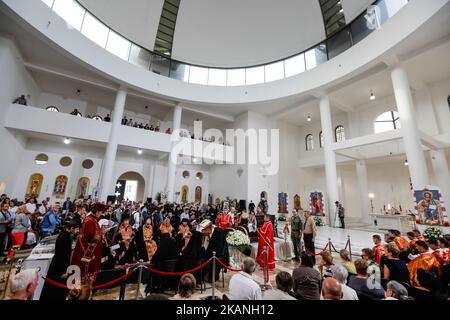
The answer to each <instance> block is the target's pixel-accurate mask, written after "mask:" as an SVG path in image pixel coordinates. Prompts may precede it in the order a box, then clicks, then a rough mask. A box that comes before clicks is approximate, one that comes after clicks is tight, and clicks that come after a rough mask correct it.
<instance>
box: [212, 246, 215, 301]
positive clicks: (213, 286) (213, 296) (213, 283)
mask: <svg viewBox="0 0 450 320" xmlns="http://www.w3.org/2000/svg"><path fill="white" fill-rule="evenodd" d="M211 289H212V290H211V292H212V300H216V296H215V294H216V252H215V251H213V256H212V288H211Z"/></svg>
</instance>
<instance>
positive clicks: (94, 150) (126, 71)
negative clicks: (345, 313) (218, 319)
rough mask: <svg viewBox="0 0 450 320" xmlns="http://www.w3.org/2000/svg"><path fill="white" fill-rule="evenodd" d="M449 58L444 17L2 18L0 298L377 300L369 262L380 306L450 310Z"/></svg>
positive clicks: (346, 12) (433, 0) (439, 9)
mask: <svg viewBox="0 0 450 320" xmlns="http://www.w3.org/2000/svg"><path fill="white" fill-rule="evenodd" d="M449 55H450V1H448V0H428V1H422V0H377V1H373V0H341V1H337V0H336V1H335V0H304V1H295V0H285V1H283V4H282V5H281V4H280V3H279V2H278V1H270V0H247V1H238V0H230V1H220V0H182V1H181V0H150V1H149V0H131V1H120V0H108V1H107V0H95V1H94V0H1V1H0V70H1V72H0V74H1V85H0V108H1V112H0V150H2V152H1V153H0V154H1V155H0V194H1V195H2V196H1V198H0V205H1V208H0V209H1V212H2V214H3V215H2V216H1V215H0V232H1V233H0V235H1V237H0V246H1V248H0V251H1V253H2V257H0V258H1V259H3V258H4V261H3V260H2V261H1V262H0V299H9V298H8V296H10V295H12V296H13V297H16V298H17V297H19V295H16V296H14V292H12V291H11V290H12V289H14V288H15V287H17V286H18V285H16V284H14V283H15V282H14V281H13V280H14V279H15V278H14V277H16V276H17V275H18V274H19V273H20V272H21V270H22V271H23V270H26V269H31V268H37V269H36V270H38V271H37V273H38V275H39V276H38V280H37V282H36V283H35V286H36V288H35V289H36V290H34V289H33V292H32V293H30V294H28V295H27V298H28V299H31V300H40V298H41V300H42V299H43V296H45V295H46V294H47V295H49V296H51V294H55V295H57V294H59V295H63V299H64V298H66V296H67V299H69V297H71V295H72V299H76V300H82V299H83V293H84V292H83V291H84V288H85V287H84V285H85V280H86V279H87V278H88V276H90V278H89V279H90V280H89V281H90V282H89V281H87V280H86V281H87V282H89V285H90V288H88V289H90V291H89V293H88V298H86V297H84V298H86V299H91V300H135V299H136V300H138V299H139V300H140V299H152V298H153V299H157V298H160V299H162V298H167V299H189V298H186V297H184V296H183V290H181V286H182V283H183V281H188V280H189V281H194V283H195V286H194V287H195V288H194V289H195V296H196V297H197V298H199V299H208V298H211V297H212V298H213V299H215V297H216V296H217V297H218V299H219V298H220V299H230V300H233V298H234V300H241V299H246V298H245V297H243V296H239V295H236V294H235V293H234V292H233V291H234V290H236V289H235V286H238V285H239V284H238V283H237V282H236V281H238V280H237V279H236V278H234V277H235V276H236V275H239V274H241V275H242V274H245V275H246V276H249V275H248V272H246V270H247V269H248V268H250V267H249V265H254V268H253V269H252V272H251V278H252V281H254V283H256V284H257V288H261V289H260V291H258V290H257V288H256V289H255V290H256V291H258V292H260V293H259V296H258V297H259V299H260V298H262V299H263V300H264V299H265V300H271V299H273V300H276V299H285V298H286V299H285V300H289V298H292V299H297V300H314V299H322V300H328V299H334V298H333V297H331V298H329V297H328V296H329V295H331V296H332V294H331V293H329V292H328V291H330V292H331V291H332V290H331V289H330V288H329V287H328V286H332V285H334V286H339V290H340V291H339V292H341V291H342V292H341V293H340V294H339V295H340V299H341V298H342V297H344V300H345V297H347V298H348V295H349V293H348V291H345V290H344V287H345V288H346V289H348V288H351V290H353V289H354V291H355V292H356V293H357V294H358V295H357V297H356V299H353V300H357V299H358V298H359V300H363V299H369V298H368V296H370V295H371V294H372V293H369V294H368V293H363V292H362V291H360V290H358V289H355V287H354V286H357V285H353V284H352V283H355V281H352V280H350V277H352V274H354V276H355V278H358V277H359V278H358V279H360V278H361V277H360V276H361V275H360V273H361V272H360V269H361V268H362V267H361V264H363V263H366V264H367V262H364V261H365V260H364V257H363V256H364V255H365V254H364V252H365V251H364V250H365V249H366V248H369V250H370V251H371V254H373V255H374V257H373V258H372V259H369V261H372V260H373V261H375V264H376V265H377V268H378V269H377V270H378V271H380V272H381V276H379V277H381V278H380V279H379V280H380V286H381V284H382V285H383V288H381V289H379V290H383V294H382V298H383V299H388V298H392V299H394V297H395V299H397V300H400V298H398V297H400V296H404V294H402V295H398V294H397V293H396V292H397V291H398V290H400V289H398V287H396V285H397V284H399V283H400V285H403V287H402V288H403V289H404V288H406V289H407V292H406V295H409V296H410V297H412V298H414V299H416V300H419V299H431V298H430V297H431V296H433V299H435V298H436V297H437V296H438V293H439V295H440V296H444V295H446V297H449V296H448V292H449V288H450V286H449V282H448V281H449V279H450V276H449V274H450V272H449V267H448V266H449V255H448V252H449V249H448V241H449V240H450V238H449V237H450V224H449V217H448V215H449V213H448V212H447V211H446V208H447V206H448V205H447V204H448V203H450V167H449V163H450V59H449V58H448V57H449ZM174 216H175V218H173V217H174ZM74 217H76V218H74ZM78 217H79V218H78ZM297 217H299V218H298V220H297ZM77 219H79V220H77ZM227 219H229V220H227ZM22 220H23V221H25V222H23V221H22ZM75 220H76V221H78V222H79V223H78V224H76V222H74V221H75ZM124 220H126V223H124ZM174 221H175V222H174ZM183 221H185V222H186V223H187V224H184V223H183ZM297 221H298V222H297ZM147 222H148V223H149V225H148V226H150V227H149V231H146V230H147V229H146V227H147ZM89 223H92V225H95V228H97V231H98V232H97V231H96V232H97V233H96V236H99V237H100V238H99V239H100V240H98V239H97V238H96V239H97V240H98V241H99V242H98V243H102V241H103V245H102V246H100V245H97V246H93V247H92V251H93V252H94V251H95V255H94V254H93V253H92V252H91V253H90V254H91V255H92V256H91V257H90V258H87V255H88V253H87V252H86V251H83V253H81V256H80V258H81V264H82V265H83V267H81V266H80V265H78V264H76V263H73V261H74V260H76V256H77V251H78V250H79V246H80V245H81V246H83V241H86V240H83V239H86V237H88V236H87V234H88V233H89V232H90V231H89V230H90V229H89V227H88V226H89ZM128 224H129V225H128ZM186 226H187V227H186ZM266 226H269V229H270V230H267V228H266ZM70 228H71V229H70ZM183 228H187V229H186V231H184V230H185V229H183ZM75 229H77V230H78V231H76V232H75V231H73V230H75ZM216 230H217V231H218V233H217V237H215V236H214V234H215V231H216ZM219 230H220V232H221V233H219ZM222 231H224V232H222ZM63 232H66V233H65V235H66V236H67V239H69V238H70V237H69V234H72V235H74V234H76V233H79V234H80V235H83V236H84V238H83V237H80V235H78V238H76V237H74V239H73V241H72V242H70V241H69V240H67V239H66V240H67V241H69V247H70V245H71V246H72V252H70V250H69V253H68V256H67V255H66V256H67V257H66V260H67V259H69V260H67V261H66V264H67V266H66V265H64V267H61V268H63V269H64V270H63V272H60V275H59V276H61V275H63V276H62V278H59V280H56V278H54V279H51V278H50V275H49V274H50V273H48V272H50V270H51V271H54V270H53V269H54V268H57V267H58V266H56V264H57V263H60V262H57V261H60V260H58V259H56V258H55V257H56V255H57V254H60V251H58V248H59V250H62V249H61V246H59V247H58V241H59V240H58V239H61V241H63V240H64V239H62V238H63V237H62V236H60V237H58V236H59V235H62V234H63ZM147 232H149V233H147ZM164 234H168V236H167V238H165V237H164V236H163V235H164ZM211 234H212V236H211ZM108 236H110V238H109V239H107V238H108ZM309 236H311V237H312V239H311V238H310V237H309ZM102 237H103V238H102ZM117 237H119V238H120V240H117ZM101 238H102V239H103V240H102V239H101ZM219 238H220V239H219ZM378 238H380V239H381V240H380V242H378V241H377V240H376V239H378ZM18 239H19V240H18ZM80 239H81V240H80ZM97 240H92V241H97ZM92 241H90V242H89V241H88V242H86V244H87V245H89V246H91V245H92V243H93V242H92ZM108 241H109V242H108ZM194 241H196V242H195V244H194ZM205 241H206V242H205ZM215 241H217V243H216V242H215ZM402 241H406V245H404V247H403V249H402ZM419 241H420V243H419ZM55 242H56V243H57V244H56V246H55ZM297 242H298V244H297ZM80 243H81V244H80ZM197 243H198V247H196V245H197ZM205 243H206V244H205ZM391 243H392V244H394V243H395V244H394V245H396V248H397V250H399V251H400V254H399V257H400V260H401V261H403V260H404V261H405V266H404V267H405V268H408V269H409V274H408V276H407V277H406V278H407V280H408V281H407V284H404V282H405V281H403V280H402V281H400V280H399V279H395V277H393V274H394V272H393V271H392V269H390V267H389V266H390V262H385V260H384V258H383V259H381V257H378V258H380V259H381V260H380V261H381V262H380V261H377V252H378V246H380V245H382V248H383V249H382V252H383V254H382V256H383V257H385V256H386V260H389V259H394V258H396V257H395V256H396V254H395V252H394V254H393V256H394V258H392V257H391V253H390V252H391V251H392V250H393V249H392V248H391V247H392V246H390V244H391ZM417 243H419V244H422V243H424V245H426V247H423V248H425V249H423V250H422V249H420V248H422V247H420V245H417ZM212 244H215V245H217V247H214V249H211V248H210V247H211V245H212ZM152 246H154V250H153V249H151V248H153V247H152ZM172 246H173V250H175V249H176V250H177V253H176V254H175V256H174V259H178V262H177V267H175V266H174V267H173V268H172V267H171V265H170V263H163V262H167V261H172V260H170V259H164V258H162V256H164V255H166V254H167V255H169V253H170V252H171V250H172V249H171V248H172ZM55 247H56V250H55ZM100 247H102V248H103V258H102V259H101V261H100V258H101V256H102V250H100V249H99V248H100ZM419 247H420V248H419ZM83 248H84V247H83ZM89 248H90V247H89ZM130 248H134V249H130ZM156 248H157V249H156ZM223 248H225V251H226V253H223V252H222V253H221V251H222V249H223ZM83 250H84V249H83ZM87 250H89V249H87ZM96 250H97V251H96ZM98 250H100V251H98ZM105 250H106V251H105ZM132 250H135V252H134V253H132ZM152 250H153V251H152ZM380 250H381V249H380ZM141 251H143V257H144V258H142V254H141ZM155 251H156V252H155ZM297 251H298V252H297ZM394 251H395V250H394ZM58 252H59V253H58ZM105 252H106V253H105ZM199 252H202V253H201V254H200V253H199ZM388 252H389V253H388ZM188 254H190V255H192V256H194V255H195V256H196V255H197V254H198V255H202V257H201V259H200V257H198V259H197V256H196V259H197V260H195V263H194V262H192V261H193V258H192V259H191V258H186V256H188ZM425 254H428V255H430V256H432V257H437V258H436V261H438V262H436V265H435V267H436V268H435V269H436V270H438V271H436V272H435V276H436V281H437V282H439V281H440V282H439V283H441V285H440V287H439V288H440V289H439V290H438V289H436V290H435V289H430V288H428V287H426V286H425V285H424V281H425V280H423V281H421V280H420V279H418V278H417V277H418V276H417V274H416V273H420V274H421V271H424V270H425V271H424V272H428V273H427V275H429V274H432V272H431V271H430V268H431V269H432V270H434V269H433V268H434V267H430V268H428V267H427V268H428V269H427V268H425V267H417V266H415V265H414V266H413V264H414V261H415V260H416V259H417V260H419V259H420V258H421V257H422V256H423V255H425ZM99 255H100V256H99ZM105 255H106V256H105ZM3 256H4V257H3ZM152 256H154V257H157V259H158V260H157V262H156V259H155V264H152ZM305 256H306V257H305ZM369 256H370V254H369ZM105 257H106V258H108V257H109V259H110V260H111V259H114V261H113V262H112V265H110V266H109V267H108V268H106V267H105V268H106V269H104V268H103V263H105V261H106V260H107V259H106V258H105ZM427 257H428V256H427ZM403 258H404V259H403ZM52 259H53V260H52ZM61 259H62V258H61ZM70 259H72V262H71V263H70ZM105 259H106V260H105ZM199 259H200V260H199ZM202 259H203V260H202ZM308 259H310V260H311V261H313V263H314V267H313V268H312V269H314V270H316V271H317V272H318V274H319V275H320V282H319V285H318V286H319V287H318V288H316V291H315V293H312V290H313V289H308V290H310V291H308V292H307V293H305V292H302V290H306V289H302V288H303V287H302V285H303V286H306V285H304V284H299V283H300V282H301V279H302V277H305V278H306V273H304V274H301V270H302V268H306V267H305V266H304V264H305V265H306V264H307V262H306V260H308ZM424 259H425V258H424ZM62 260H64V259H62ZM96 260H98V265H99V266H100V263H101V264H102V267H101V268H100V267H98V268H97V269H96V268H95V263H96V262H95V261H96ZM19 261H20V262H19ZM52 261H53V262H52ZM198 261H201V262H198ZM255 261H256V262H255ZM308 261H309V260H308ZM333 261H334V262H333ZM427 261H428V260H427ZM252 263H253V264H252ZM271 263H272V264H271ZM424 264H425V262H424ZM69 265H70V266H69ZM74 265H75V267H74ZM341 265H342V266H344V267H345V270H347V271H348V273H349V275H348V277H349V278H348V279H349V280H348V281H347V282H346V284H345V283H340V282H339V279H338V277H337V276H336V277H335V276H333V274H332V273H333V272H332V270H334V269H333V267H332V266H334V267H341ZM348 265H351V266H348ZM181 266H182V267H181ZM380 266H381V267H380ZM67 267H68V269H67V270H66V268H67ZM52 268H53V269H52ZM77 268H78V269H77ZM92 268H93V269H92ZM164 268H168V269H164ZM352 268H356V269H352ZM365 268H366V269H367V268H371V265H370V263H369V267H367V265H366V267H365ZM417 269H418V270H419V271H417ZM33 270H34V269H33ZM69 270H72V271H73V272H74V273H72V274H71V273H70V272H69ZM74 270H75V271H74ZM92 270H94V271H92ZM188 270H190V271H192V274H193V275H194V276H193V279H194V280H192V279H191V278H187V277H185V276H186V274H189V275H190V274H191V273H190V272H186V271H188ZM352 270H354V272H352ZM386 270H387V271H386ZM412 270H414V271H412ZM102 271H105V272H103V275H102V274H101V273H102ZM339 271H340V270H338V271H336V274H338V273H339ZM164 272H165V273H164ZM305 272H306V271H305ZM308 272H310V270H308ZM311 272H312V271H311ZM327 272H329V273H330V275H329V278H330V279H326V278H327V277H328V276H327V275H326V274H327ZM413 272H414V275H413ZM77 273H81V276H82V279H81V289H79V290H78V289H77V290H78V292H77V293H73V292H74V291H77V290H73V289H72V288H71V287H70V286H69V281H67V282H66V279H67V278H69V279H71V277H75V276H76V275H77ZM363 273H364V272H363ZM407 273H408V272H407ZM55 275H56V273H55ZM59 276H58V277H59ZM283 276H285V277H288V278H289V279H290V280H289V281H290V282H291V285H290V289H289V290H283V289H282V288H283V286H282V285H281V282H283V281H287V282H289V281H288V280H286V279H283ZM363 276H364V274H363ZM409 276H410V278H409ZM429 276H430V277H432V275H429ZM249 277H250V276H249ZM370 277H371V275H369V278H370ZM424 277H425V276H424ZM99 278H100V279H99ZM119 278H120V279H119ZM46 279H47V280H48V281H46ZM308 279H310V278H308ZM241 280H242V279H241ZM245 280H248V279H245ZM389 280H391V281H389ZM393 280H398V282H397V281H393ZM11 281H13V282H11ZM17 281H18V280H17ZM77 281H78V282H77ZM178 281H180V284H179V283H178ZM242 281H244V280H242ZM308 281H309V280H308ZM331 281H334V282H332V283H331ZM430 281H431V280H430ZM446 281H447V282H446ZM393 282H395V283H393ZM419 282H420V283H419ZM74 283H75V286H77V285H78V286H80V282H79V280H76V281H75V282H74ZM155 283H156V284H155ZM292 283H293V284H292ZM89 285H88V286H89ZM240 285H242V283H241V284H240ZM164 286H167V288H164ZM47 287H50V289H48V288H47ZM77 288H78V287H77ZM358 288H359V287H358ZM56 289H59V290H60V291H59V292H57V290H56ZM69 289H70V293H69V294H68V295H67V293H68V292H69ZM275 289H276V290H275ZM369 289H370V288H369ZM27 290H28V289H27ZM52 290H53V291H52ZM64 290H66V291H64ZM248 290H250V289H248ZM361 290H362V289H361ZM367 290H368V289H367ZM377 290H378V289H377ZM13 291H14V290H13ZM50 291H52V292H51V293H49V292H50ZM288 291H289V292H288ZM41 292H44V293H46V294H42V295H41ZM61 292H62V293H61ZM64 292H65V293H64ZM286 292H288V293H289V294H288V293H286ZM424 292H425V293H424ZM356 293H355V294H356ZM243 294H244V293H242V295H243ZM283 294H284V295H283ZM373 295H374V296H375V297H376V298H374V299H381V298H379V296H376V294H375V293H374V294H373ZM180 296H181V297H182V298H180ZM425 296H426V298H423V297H425ZM183 297H184V298H183ZM238 297H241V298H238ZM372 298H373V297H372ZM372 298H370V299H372ZM412 298H411V299H412ZM12 299H14V298H12ZM336 299H337V298H336ZM436 299H437V298H436ZM250 300H251V299H250ZM255 300H258V298H256V299H255Z"/></svg>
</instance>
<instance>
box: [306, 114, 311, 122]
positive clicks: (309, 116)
mask: <svg viewBox="0 0 450 320" xmlns="http://www.w3.org/2000/svg"><path fill="white" fill-rule="evenodd" d="M306 121H308V122H311V115H310V114H308V117H307V118H306Z"/></svg>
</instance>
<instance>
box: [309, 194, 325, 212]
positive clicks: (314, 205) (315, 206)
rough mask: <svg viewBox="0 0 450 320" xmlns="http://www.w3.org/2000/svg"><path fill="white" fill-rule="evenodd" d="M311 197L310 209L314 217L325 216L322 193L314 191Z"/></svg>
mask: <svg viewBox="0 0 450 320" xmlns="http://www.w3.org/2000/svg"><path fill="white" fill-rule="evenodd" d="M309 197H310V209H311V214H312V215H313V216H321V217H324V216H325V205H324V204H325V202H324V198H323V192H322V191H312V192H311V193H310V195H309Z"/></svg>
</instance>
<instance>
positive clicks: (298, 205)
mask: <svg viewBox="0 0 450 320" xmlns="http://www.w3.org/2000/svg"><path fill="white" fill-rule="evenodd" d="M294 209H295V210H302V199H301V198H300V196H299V195H298V194H296V195H295V196H294Z"/></svg>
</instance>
